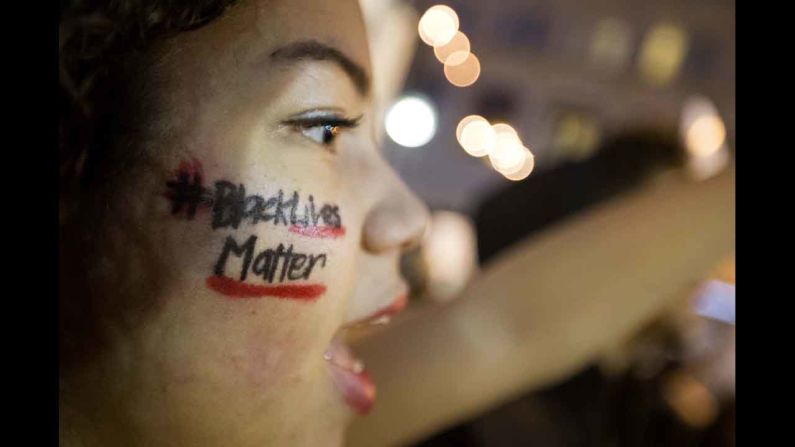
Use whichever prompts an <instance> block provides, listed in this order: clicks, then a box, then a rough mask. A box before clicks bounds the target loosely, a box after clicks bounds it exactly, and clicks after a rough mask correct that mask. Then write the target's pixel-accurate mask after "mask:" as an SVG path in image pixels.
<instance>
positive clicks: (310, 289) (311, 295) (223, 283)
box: [207, 275, 326, 301]
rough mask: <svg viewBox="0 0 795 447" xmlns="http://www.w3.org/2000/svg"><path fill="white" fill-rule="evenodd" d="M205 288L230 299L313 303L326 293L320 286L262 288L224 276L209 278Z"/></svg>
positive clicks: (299, 285) (289, 285) (323, 287)
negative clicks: (283, 299) (264, 298)
mask: <svg viewBox="0 0 795 447" xmlns="http://www.w3.org/2000/svg"><path fill="white" fill-rule="evenodd" d="M207 287H209V288H211V289H213V290H215V291H216V292H218V293H220V294H222V295H226V296H228V297H230V298H263V297H266V296H270V297H275V298H285V299H292V300H300V301H315V300H316V299H318V298H319V297H320V295H323V294H324V293H325V292H326V286H324V285H322V284H285V285H278V286H262V285H256V284H246V283H244V282H240V281H238V280H235V279H232V278H227V277H226V276H218V275H214V276H210V277H208V278H207Z"/></svg>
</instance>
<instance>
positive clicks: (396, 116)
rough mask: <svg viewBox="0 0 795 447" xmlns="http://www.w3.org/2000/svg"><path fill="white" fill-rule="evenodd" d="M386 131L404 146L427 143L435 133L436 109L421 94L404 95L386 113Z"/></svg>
mask: <svg viewBox="0 0 795 447" xmlns="http://www.w3.org/2000/svg"><path fill="white" fill-rule="evenodd" d="M385 128H386V133H387V135H389V138H391V139H392V140H393V141H394V142H395V143H397V144H399V145H401V146H404V147H419V146H423V145H425V144H427V143H428V142H429V141H431V139H432V138H433V136H434V134H435V133H436V110H435V109H434V107H433V105H432V104H431V103H430V101H428V100H427V99H425V98H424V97H421V96H414V95H409V96H404V97H403V98H401V99H399V100H398V101H397V102H395V104H393V105H392V107H390V108H389V110H388V111H387V113H386V122H385Z"/></svg>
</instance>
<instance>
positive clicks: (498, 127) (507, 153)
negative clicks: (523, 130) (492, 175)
mask: <svg viewBox="0 0 795 447" xmlns="http://www.w3.org/2000/svg"><path fill="white" fill-rule="evenodd" d="M492 128H493V129H494V133H495V135H496V137H495V139H496V145H495V147H494V150H493V151H492V152H491V153H489V160H490V161H491V165H492V166H493V167H494V169H495V170H497V171H498V172H500V173H503V174H504V173H510V172H516V171H517V170H519V169H520V168H521V166H522V163H524V160H525V149H524V146H522V141H521V140H520V139H519V135H518V134H517V133H516V130H514V128H513V127H511V126H510V125H508V124H505V123H499V124H495V125H494V126H492Z"/></svg>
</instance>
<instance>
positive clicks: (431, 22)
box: [417, 5, 459, 47]
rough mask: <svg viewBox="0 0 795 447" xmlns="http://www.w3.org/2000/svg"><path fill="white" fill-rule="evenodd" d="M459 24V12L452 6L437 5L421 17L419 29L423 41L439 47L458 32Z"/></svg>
mask: <svg viewBox="0 0 795 447" xmlns="http://www.w3.org/2000/svg"><path fill="white" fill-rule="evenodd" d="M458 25H459V22H458V14H456V13H455V11H453V9H452V8H450V7H449V6H445V5H435V6H431V7H430V8H428V10H427V11H425V14H423V15H422V17H420V21H419V24H418V25H417V30H418V32H419V34H420V39H422V41H423V42H425V43H426V44H428V45H430V46H432V47H438V46H442V45H445V44H446V43H448V42H450V40H451V39H452V38H453V37H454V36H455V35H456V32H458Z"/></svg>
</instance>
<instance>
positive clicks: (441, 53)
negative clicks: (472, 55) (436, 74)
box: [433, 31, 471, 65]
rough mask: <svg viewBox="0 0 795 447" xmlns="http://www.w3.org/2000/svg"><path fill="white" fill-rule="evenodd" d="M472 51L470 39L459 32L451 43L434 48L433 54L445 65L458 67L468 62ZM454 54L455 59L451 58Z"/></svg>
mask: <svg viewBox="0 0 795 447" xmlns="http://www.w3.org/2000/svg"><path fill="white" fill-rule="evenodd" d="M470 49H471V47H470V44H469V38H468V37H467V36H466V34H464V33H462V32H461V31H458V32H457V33H456V34H455V36H453V38H452V39H450V42H447V43H446V44H444V45H441V46H438V47H434V49H433V54H434V55H435V56H436V59H438V60H439V62H441V63H443V64H449V65H458V64H460V63H462V62H464V61H465V60H466V58H467V56H468V55H469V50H470ZM454 53H455V57H454V58H450V56H451V55H452V54H454Z"/></svg>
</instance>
